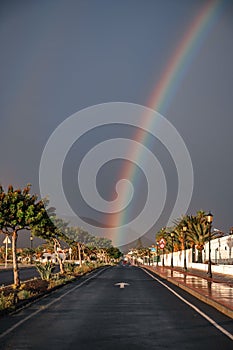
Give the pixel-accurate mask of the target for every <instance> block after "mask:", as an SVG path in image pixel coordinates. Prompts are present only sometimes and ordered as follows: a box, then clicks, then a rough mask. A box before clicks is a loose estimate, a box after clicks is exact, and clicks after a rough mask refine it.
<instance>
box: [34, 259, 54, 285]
mask: <svg viewBox="0 0 233 350" xmlns="http://www.w3.org/2000/svg"><path fill="white" fill-rule="evenodd" d="M36 268H37V271H38V272H39V274H40V277H41V279H42V280H45V281H49V280H50V279H51V278H52V272H53V270H54V266H53V264H52V263H51V262H49V261H48V262H46V263H45V264H38V263H37V264H36Z"/></svg>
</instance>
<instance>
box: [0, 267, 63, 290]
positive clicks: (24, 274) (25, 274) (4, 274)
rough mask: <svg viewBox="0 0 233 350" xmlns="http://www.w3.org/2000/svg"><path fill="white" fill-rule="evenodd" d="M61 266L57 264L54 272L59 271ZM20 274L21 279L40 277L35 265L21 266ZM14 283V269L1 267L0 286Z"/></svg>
mask: <svg viewBox="0 0 233 350" xmlns="http://www.w3.org/2000/svg"><path fill="white" fill-rule="evenodd" d="M58 271H59V267H58V266H56V267H55V270H54V272H58ZM19 276H20V279H21V281H26V280H29V279H31V278H33V277H39V276H40V275H39V273H38V271H37V269H36V268H35V267H21V268H20V269H19ZM12 283H14V277H13V271H12V269H6V270H4V269H1V270H0V286H2V285H5V286H6V285H9V284H12Z"/></svg>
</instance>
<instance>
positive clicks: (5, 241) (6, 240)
mask: <svg viewBox="0 0 233 350" xmlns="http://www.w3.org/2000/svg"><path fill="white" fill-rule="evenodd" d="M3 243H4V244H11V240H10V238H9V237H8V236H6V238H5V239H4V241H3Z"/></svg>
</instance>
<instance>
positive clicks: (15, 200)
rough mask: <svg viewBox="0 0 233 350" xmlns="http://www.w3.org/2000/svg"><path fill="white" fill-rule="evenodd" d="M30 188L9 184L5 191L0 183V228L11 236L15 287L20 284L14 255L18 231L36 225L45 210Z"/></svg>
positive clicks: (28, 186)
mask: <svg viewBox="0 0 233 350" xmlns="http://www.w3.org/2000/svg"><path fill="white" fill-rule="evenodd" d="M30 189H31V185H30V184H28V185H27V186H26V187H25V188H24V189H23V190H21V189H13V186H12V185H9V187H8V190H7V192H5V191H4V189H3V187H2V186H1V185H0V230H2V232H3V233H5V234H7V235H9V236H11V238H12V257H13V273H14V284H15V286H16V287H17V288H18V287H19V286H20V278H19V270H18V261H17V256H16V252H17V238H18V233H19V231H22V230H25V229H26V230H30V229H32V228H33V227H34V225H38V223H39V222H41V220H42V218H43V216H44V214H45V212H46V210H45V203H44V202H43V200H38V197H37V196H36V195H31V194H30V193H29V192H30Z"/></svg>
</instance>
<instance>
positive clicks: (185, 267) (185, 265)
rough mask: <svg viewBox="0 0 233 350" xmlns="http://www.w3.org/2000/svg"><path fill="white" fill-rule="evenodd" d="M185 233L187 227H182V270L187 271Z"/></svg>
mask: <svg viewBox="0 0 233 350" xmlns="http://www.w3.org/2000/svg"><path fill="white" fill-rule="evenodd" d="M186 231H187V227H186V226H184V227H183V238H184V270H185V271H187V262H186Z"/></svg>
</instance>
